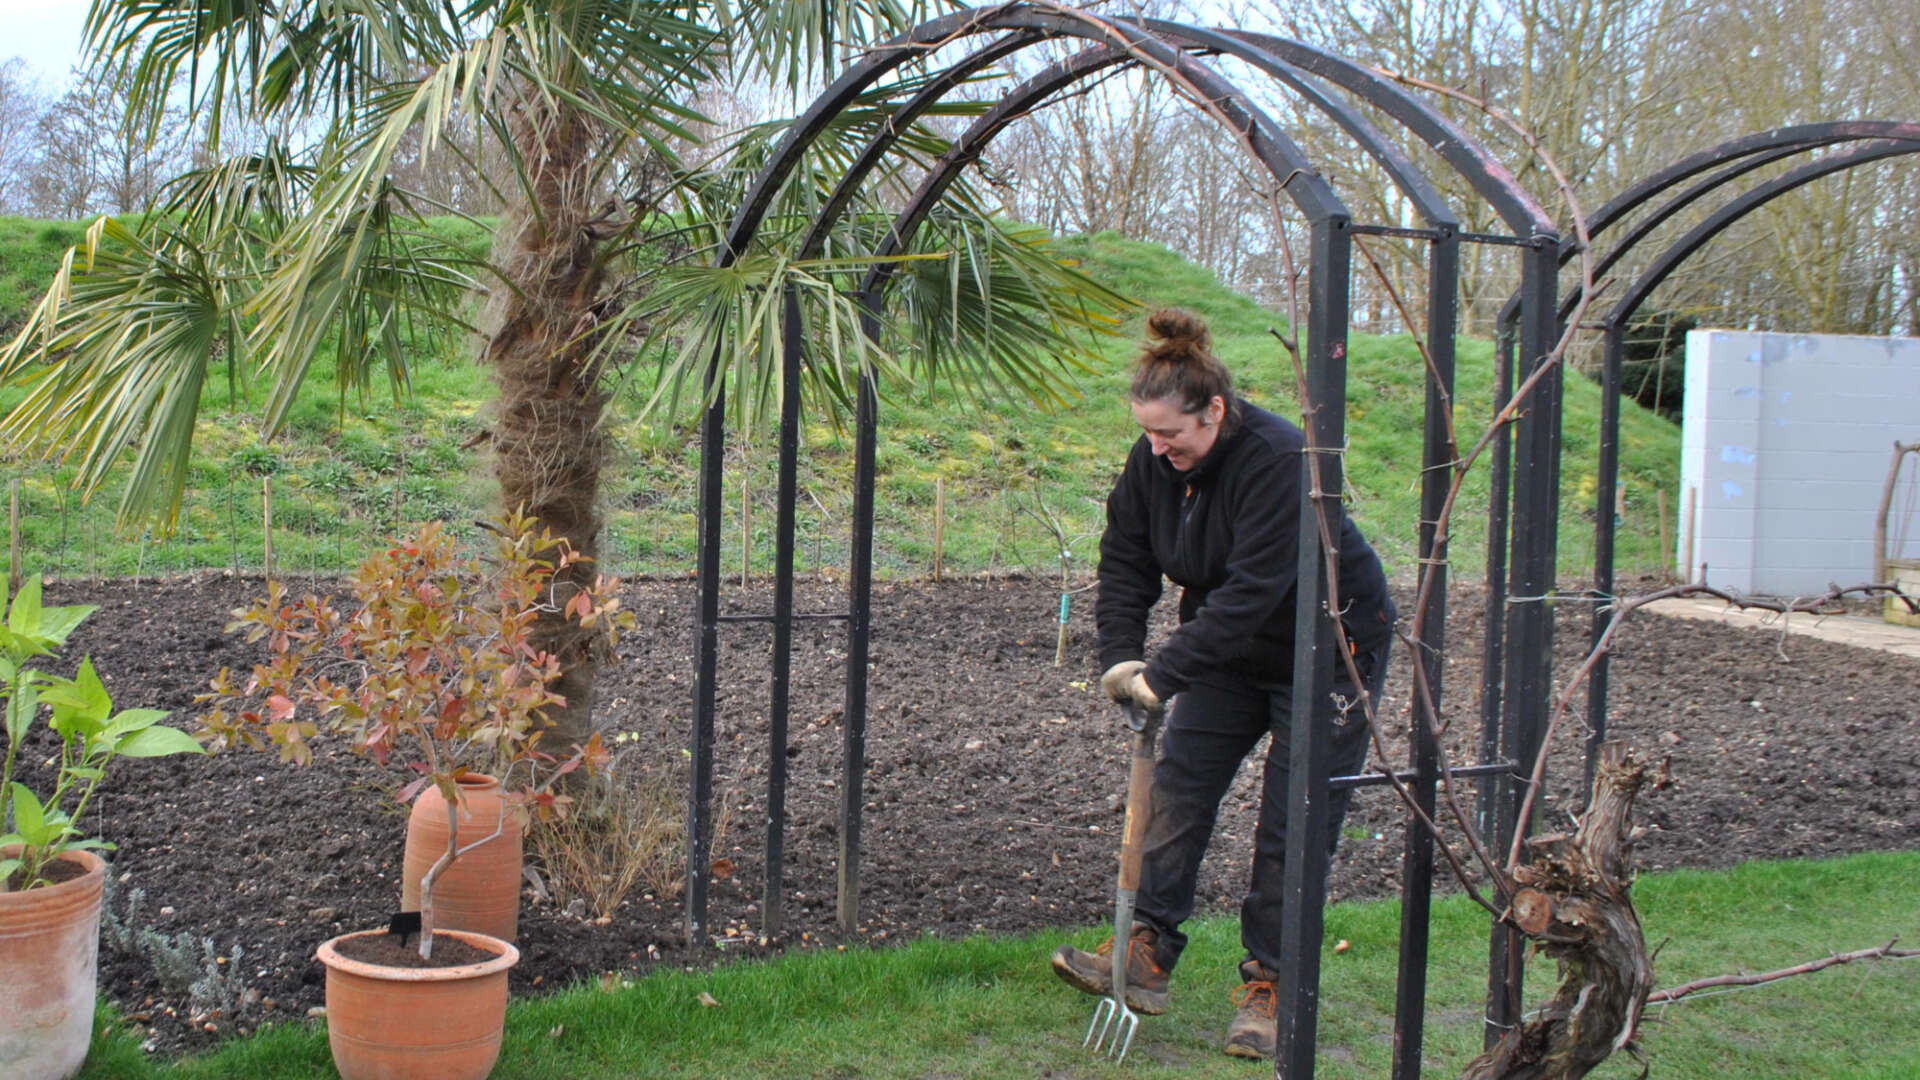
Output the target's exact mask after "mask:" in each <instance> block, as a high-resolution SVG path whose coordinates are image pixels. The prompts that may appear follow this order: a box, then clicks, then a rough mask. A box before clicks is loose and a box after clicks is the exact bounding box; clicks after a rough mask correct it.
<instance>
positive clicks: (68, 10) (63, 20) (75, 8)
mask: <svg viewBox="0 0 1920 1080" xmlns="http://www.w3.org/2000/svg"><path fill="white" fill-rule="evenodd" d="M86 21H87V4H86V2H85V0H0V60H6V59H9V58H12V57H15V56H18V57H20V58H21V59H23V60H25V61H26V62H27V63H28V64H29V65H31V66H32V68H33V71H34V74H35V75H37V76H38V77H39V79H40V85H41V89H43V90H47V91H59V90H64V89H66V86H67V72H68V71H69V70H70V69H71V68H72V67H73V65H74V64H76V63H78V62H79V60H80V28H81V26H82V25H83V24H85V23H86Z"/></svg>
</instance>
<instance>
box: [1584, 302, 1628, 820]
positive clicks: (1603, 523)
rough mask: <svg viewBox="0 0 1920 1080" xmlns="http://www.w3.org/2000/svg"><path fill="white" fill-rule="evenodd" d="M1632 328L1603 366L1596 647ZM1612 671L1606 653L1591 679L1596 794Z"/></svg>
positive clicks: (1613, 329) (1608, 610)
mask: <svg viewBox="0 0 1920 1080" xmlns="http://www.w3.org/2000/svg"><path fill="white" fill-rule="evenodd" d="M1626 351H1627V326H1626V323H1625V322H1623V321H1621V320H1618V319H1609V320H1608V321H1607V324H1606V340H1605V342H1604V344H1603V346H1602V355H1601V361H1600V364H1601V367H1600V467H1599V474H1598V478H1599V485H1600V490H1599V491H1598V492H1597V493H1596V494H1595V496H1594V497H1595V499H1596V500H1597V501H1596V504H1595V506H1594V508H1593V593H1594V599H1595V601H1596V602H1595V604H1594V606H1593V633H1592V637H1591V638H1590V639H1589V641H1590V642H1591V644H1592V645H1593V647H1595V648H1598V647H1599V645H1600V638H1601V635H1603V634H1605V633H1606V631H1607V623H1608V622H1610V621H1611V620H1612V618H1613V601H1614V600H1615V599H1616V597H1615V596H1614V595H1613V548H1614V540H1615V538H1616V536H1617V534H1618V530H1619V526H1618V525H1617V524H1615V522H1614V520H1613V508H1614V494H1613V492H1614V486H1615V485H1616V484H1618V483H1619V481H1620V369H1621V366H1622V364H1623V362H1624V361H1625V359H1626ZM1607 667H1608V656H1607V654H1606V653H1604V652H1603V653H1601V654H1600V655H1599V657H1598V658H1597V659H1596V660H1595V661H1594V664H1593V673H1592V674H1591V675H1589V676H1587V730H1588V735H1587V743H1586V762H1587V766H1586V786H1585V787H1584V788H1583V789H1582V790H1585V791H1592V790H1593V774H1594V771H1595V770H1596V769H1597V768H1598V767H1599V761H1600V746H1601V744H1602V743H1604V742H1606V739H1607Z"/></svg>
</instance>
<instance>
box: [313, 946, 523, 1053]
mask: <svg viewBox="0 0 1920 1080" xmlns="http://www.w3.org/2000/svg"><path fill="white" fill-rule="evenodd" d="M384 933H386V931H384V930H363V931H360V932H359V933H356V934H343V935H341V936H340V937H337V938H333V939H331V940H329V941H327V942H325V943H324V944H322V945H321V946H320V952H319V957H320V962H321V963H322V964H325V965H326V967H327V1044H328V1046H330V1047H331V1048H332V1050H333V1064H334V1067H335V1068H337V1069H339V1070H340V1075H341V1077H342V1078H343V1080H483V1078H484V1077H485V1076H486V1075H487V1074H488V1073H490V1072H492V1071H493V1063H494V1062H495V1061H496V1060H498V1059H499V1057H500V1031H501V1028H502V1027H504V1026H505V1024H506V1020H507V969H509V968H511V967H513V965H515V964H517V963H519V962H520V950H518V949H516V948H514V947H513V946H512V945H509V944H508V943H506V942H504V941H501V940H500V939H498V938H492V937H488V936H487V935H485V934H475V933H469V932H466V931H461V930H451V931H449V930H442V931H439V932H438V933H436V934H435V937H434V940H436V941H438V940H440V939H442V938H458V939H460V940H461V941H464V942H466V943H467V944H469V945H472V946H474V947H475V948H479V949H484V950H486V951H487V952H490V953H496V954H497V955H496V956H495V957H494V958H493V959H491V960H487V961H485V962H483V963H478V964H467V965H464V966H461V967H448V968H397V967H387V966H385V965H382V964H369V963H365V962H363V961H359V960H352V959H348V958H347V957H344V956H341V955H340V953H339V951H338V950H337V949H336V948H335V946H336V945H337V944H338V943H339V942H342V941H345V940H347V939H349V938H359V937H377V936H379V935H381V934H384Z"/></svg>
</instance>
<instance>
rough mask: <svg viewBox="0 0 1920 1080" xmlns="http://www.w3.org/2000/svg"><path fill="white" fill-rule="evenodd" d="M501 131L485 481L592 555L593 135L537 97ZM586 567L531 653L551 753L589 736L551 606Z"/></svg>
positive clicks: (570, 577)
mask: <svg viewBox="0 0 1920 1080" xmlns="http://www.w3.org/2000/svg"><path fill="white" fill-rule="evenodd" d="M510 123H511V135H512V138H513V141H514V145H515V147H516V149H517V150H518V151H519V153H520V155H521V159H522V161H524V162H525V170H526V173H525V184H526V186H525V188H523V189H521V191H520V195H521V197H520V198H518V199H515V200H514V201H513V202H512V203H511V204H510V205H509V206H508V207H507V208H506V210H505V212H504V213H502V215H501V220H500V227H499V231H498V233H497V234H496V236H495V238H494V261H495V264H496V265H497V266H499V267H500V269H501V271H502V273H503V274H504V276H505V283H504V285H503V286H502V287H499V288H496V290H495V292H494V294H493V297H492V299H491V301H490V303H489V305H488V311H487V317H486V319H485V321H484V323H483V325H484V327H485V328H486V333H487V338H486V342H485V345H484V347H483V349H482V352H481V359H482V362H483V363H485V364H486V365H487V366H488V367H489V368H490V369H491V371H492V373H493V376H494V380H495V382H496V383H497V384H498V385H499V389H500V396H499V400H498V403H497V408H498V413H497V415H496V416H495V418H494V423H493V427H492V435H493V440H492V441H493V449H494V475H495V478H496V479H497V480H498V481H499V484H500V495H501V499H502V501H503V503H504V505H505V508H506V509H508V510H514V509H524V510H525V511H526V512H527V513H528V514H530V515H532V516H533V517H534V518H536V519H537V520H538V521H539V523H540V525H541V526H542V527H544V528H546V529H547V530H549V531H550V532H551V533H552V534H553V536H554V537H555V538H556V539H560V540H565V541H566V542H567V543H568V544H570V545H571V546H572V548H573V550H574V551H576V552H578V553H580V554H583V555H587V556H594V555H596V554H597V553H598V550H599V541H600V519H599V516H598V510H597V502H598V495H599V487H600V469H601V464H602V461H603V460H604V458H605V453H606V445H605V439H604V436H603V435H602V433H601V428H600V421H601V414H602V413H603V411H604V409H605V407H606V394H605V392H604V391H603V389H602V388H601V386H600V380H599V372H598V371H597V370H596V369H595V368H594V367H592V366H591V364H590V363H589V358H590V356H591V354H592V351H593V347H594V344H595V341H596V339H597V335H596V334H595V333H594V324H595V322H596V319H597V311H598V307H597V305H598V303H599V301H600V299H601V285H602V280H601V279H602V272H601V268H600V265H599V264H598V263H597V262H596V261H595V259H594V254H595V251H594V248H595V242H594V238H593V236H592V228H591V224H590V219H591V217H592V215H593V212H594V202H595V199H594V190H593V177H594V166H593V161H592V157H593V151H594V148H595V146H596V144H597V142H598V140H597V139H596V137H595V132H594V130H593V125H592V123H591V122H590V121H589V120H588V119H587V118H586V117H585V116H583V115H581V114H580V113H579V111H578V110H576V109H573V108H572V107H570V106H567V105H566V104H564V103H559V102H553V101H551V100H543V99H542V98H541V96H540V95H539V94H537V93H524V94H522V95H521V97H520V100H519V102H518V104H517V105H516V107H514V108H513V109H512V110H511V113H510ZM596 572H597V571H596V570H595V568H594V565H593V564H592V563H591V562H583V563H576V564H575V565H574V566H573V567H571V568H569V569H568V570H567V571H566V572H564V573H563V574H562V575H561V576H560V577H557V578H556V579H555V587H556V590H557V592H558V594H559V595H558V596H557V597H556V600H557V601H558V602H557V603H556V604H555V605H554V607H555V609H556V611H555V613H554V614H552V615H549V616H547V617H545V618H543V619H542V620H541V622H540V623H538V624H537V625H536V626H535V629H534V644H535V645H536V646H537V647H539V648H542V649H545V650H547V651H548V652H551V653H553V654H554V655H555V656H557V657H558V658H559V660H560V664H561V668H562V672H563V674H562V675H561V677H560V680H559V682H558V683H557V684H556V685H555V687H554V689H555V691H556V692H557V693H559V694H560V695H562V696H563V697H564V698H565V699H566V704H565V705H563V706H556V707H554V708H552V709H549V710H548V712H547V715H546V721H547V725H548V729H549V731H550V734H549V736H548V738H549V740H550V741H549V744H548V748H549V750H550V751H553V752H562V751H565V750H567V749H569V748H571V747H572V746H573V745H574V744H575V743H580V742H584V741H585V740H586V738H587V736H588V735H589V734H590V733H591V732H592V730H593V719H592V709H593V685H594V675H595V673H596V669H597V668H598V664H599V659H600V658H599V657H597V656H595V655H594V654H593V651H592V650H591V649H590V648H589V647H588V646H587V643H586V642H587V638H586V636H585V635H583V634H581V633H580V632H579V631H578V630H577V628H575V627H573V626H571V625H570V624H569V622H568V620H566V619H565V618H563V617H561V616H560V615H559V614H558V613H557V609H558V608H559V607H560V606H562V605H564V603H565V601H566V600H567V598H568V596H569V594H570V593H571V591H572V590H573V589H574V588H576V587H578V586H580V585H584V584H588V583H590V582H591V581H592V578H593V576H594V574H595V573H596Z"/></svg>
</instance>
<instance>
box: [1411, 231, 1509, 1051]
mask: <svg viewBox="0 0 1920 1080" xmlns="http://www.w3.org/2000/svg"><path fill="white" fill-rule="evenodd" d="M1459 278H1460V240H1459V238H1458V237H1457V236H1456V235H1455V234H1454V231H1453V230H1452V229H1443V230H1441V235H1440V236H1438V237H1436V238H1435V239H1434V240H1433V241H1432V242H1431V243H1430V244H1429V245H1428V247H1427V354H1428V356H1430V357H1431V358H1432V364H1433V367H1432V370H1430V371H1428V372H1427V402H1426V422H1425V431H1424V433H1423V441H1424V443H1425V450H1424V454H1423V457H1422V460H1421V470H1422V471H1421V480H1420V566H1421V572H1422V574H1423V575H1425V576H1428V577H1429V578H1430V580H1428V581H1427V582H1426V583H1425V584H1424V586H1423V587H1424V589H1425V590H1426V595H1427V602H1426V606H1425V607H1423V608H1421V609H1420V610H1418V611H1416V612H1414V613H1413V617H1414V627H1415V632H1414V638H1415V640H1417V641H1419V642H1420V644H1421V648H1422V649H1423V650H1424V651H1423V652H1422V653H1421V654H1420V655H1418V656H1415V657H1413V658H1412V661H1413V663H1415V664H1417V665H1419V666H1420V667H1421V668H1422V669H1424V672H1425V684H1426V694H1427V702H1426V705H1425V707H1424V708H1423V706H1422V704H1421V702H1420V701H1419V700H1418V699H1419V697H1420V690H1419V689H1418V688H1417V687H1416V689H1415V691H1414V698H1415V701H1414V707H1413V712H1412V715H1413V723H1412V735H1411V743H1412V746H1413V771H1414V779H1413V783H1412V784H1411V785H1410V789H1411V791H1412V792H1413V798H1414V803H1415V804H1416V805H1417V806H1419V808H1420V811H1421V813H1423V814H1425V815H1426V816H1427V819H1428V820H1430V821H1431V820H1434V805H1435V802H1436V795H1435V790H1436V785H1437V782H1438V770H1439V758H1440V755H1439V746H1438V742H1437V740H1436V739H1435V738H1434V734H1433V730H1432V728H1431V727H1429V726H1428V723H1427V710H1430V711H1431V713H1432V715H1433V716H1435V717H1438V715H1439V710H1440V701H1441V691H1442V678H1443V675H1444V673H1445V671H1446V658H1445V655H1444V653H1443V652H1442V648H1443V645H1444V637H1443V634H1444V633H1445V627H1446V621H1447V563H1446V559H1447V540H1446V537H1445V536H1443V535H1441V534H1440V532H1439V524H1440V513H1441V510H1442V508H1443V507H1444V506H1445V505H1446V499H1447V492H1448V490H1449V489H1450V488H1451V486H1452V481H1453V467H1454V455H1455V454H1456V453H1457V450H1458V448H1457V447H1454V446H1453V445H1452V441H1451V439H1450V438H1449V433H1450V432H1451V431H1452V421H1451V413H1452V410H1453V369H1454V331H1455V328H1456V324H1457V319H1458V314H1459V288H1460V281H1459ZM1481 760H1483V761H1484V760H1487V758H1484V757H1483V758H1482V759H1481ZM1432 911H1433V836H1432V834H1431V833H1429V832H1427V830H1426V829H1425V827H1423V826H1422V825H1421V824H1420V823H1419V822H1418V821H1417V820H1416V819H1414V817H1413V815H1412V814H1409V815H1407V841H1406V848H1405V850H1404V851H1403V853H1402V854H1401V857H1400V971H1399V976H1398V981H1397V986H1396V990H1395V995H1394V1010H1393V1011H1394V1025H1393V1072H1392V1077H1393V1080H1420V1059H1421V1044H1422V1043H1423V1041H1424V1040H1425V1030H1426V1000H1427V944H1428V938H1429V935H1430V932H1431V929H1432V928H1431V926H1430V925H1429V922H1430V920H1431V916H1432Z"/></svg>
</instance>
